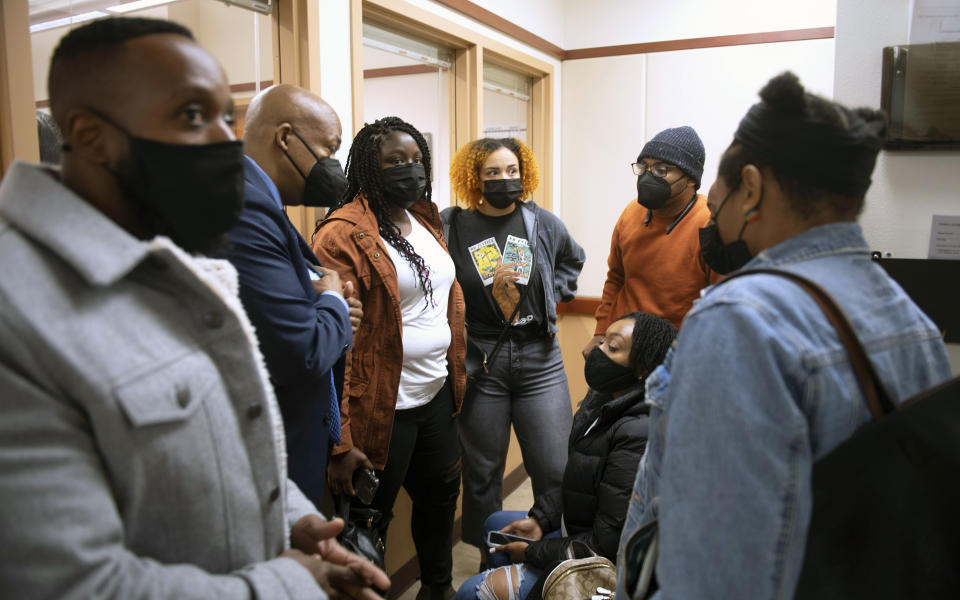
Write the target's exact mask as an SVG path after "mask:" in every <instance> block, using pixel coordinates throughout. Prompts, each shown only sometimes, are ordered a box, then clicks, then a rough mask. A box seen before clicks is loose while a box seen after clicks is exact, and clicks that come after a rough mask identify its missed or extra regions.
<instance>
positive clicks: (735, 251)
mask: <svg viewBox="0 0 960 600" xmlns="http://www.w3.org/2000/svg"><path fill="white" fill-rule="evenodd" d="M737 187H739V186H737ZM736 189H737V188H733V189H732V190H730V192H729V193H728V194H727V197H726V198H724V199H723V202H721V203H720V206H719V207H718V208H717V214H715V215H713V218H712V219H711V222H710V223H709V224H708V225H707V226H706V227H701V228H700V231H699V234H700V254H701V255H702V256H703V261H704V262H705V263H707V266H708V267H710V268H711V269H713V270H714V271H716V272H717V273H720V274H721V275H726V274H727V273H732V272H733V271H736V270H737V269H739V268H740V267H742V266H743V265H745V264H747V263H748V262H750V259H751V258H753V255H752V254H750V249H749V248H747V243H746V242H745V241H743V239H742V238H743V230H744V229H746V228H747V221H744V222H743V227H741V228H740V234H739V235H737V240H736V241H735V242H731V243H729V244H725V243H723V238H721V237H720V229H719V228H718V227H717V222H716V219H717V217H719V216H720V211H721V210H723V207H724V205H725V204H726V203H727V200H728V199H729V198H730V196H731V195H732V194H733V192H735V191H736ZM761 200H763V198H762V197H761ZM759 206H760V202H757V207H759ZM755 208H756V207H755Z"/></svg>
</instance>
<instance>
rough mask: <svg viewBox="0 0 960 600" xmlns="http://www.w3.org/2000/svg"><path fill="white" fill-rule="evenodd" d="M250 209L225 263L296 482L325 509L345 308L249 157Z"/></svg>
mask: <svg viewBox="0 0 960 600" xmlns="http://www.w3.org/2000/svg"><path fill="white" fill-rule="evenodd" d="M244 158H245V163H244V179H245V189H244V201H245V203H244V207H243V212H242V213H241V215H240V221H239V222H238V223H237V224H236V225H235V226H234V227H233V229H231V230H230V232H229V233H228V234H227V237H228V238H229V240H230V242H231V247H230V249H229V250H228V253H227V256H226V258H228V259H229V260H230V262H231V263H232V264H233V266H234V267H236V269H237V272H238V273H239V275H240V299H241V301H242V302H243V306H244V308H245V309H246V311H247V314H248V315H249V316H250V320H251V321H252V322H253V325H254V327H256V330H257V338H258V339H259V341H260V350H261V351H262V352H263V356H264V358H265V359H266V361H267V368H268V370H269V371H270V380H271V382H272V383H273V387H274V389H275V390H276V394H277V401H278V403H279V405H280V411H281V412H282V413H283V425H284V429H285V430H286V439H287V465H288V470H289V475H290V478H291V479H292V480H293V481H295V482H296V483H297V485H298V486H300V489H301V490H303V493H304V494H306V495H307V497H308V498H310V500H312V501H313V502H314V504H316V505H318V506H319V503H320V499H321V497H322V496H323V489H324V483H325V481H326V474H327V458H328V457H329V453H330V445H331V441H330V435H329V423H330V414H329V412H330V407H331V398H330V396H331V384H330V373H331V370H332V371H333V373H334V379H335V385H334V386H333V387H335V388H336V394H337V396H338V398H337V402H336V403H335V404H336V406H339V405H340V403H339V395H340V394H341V393H342V390H343V367H344V353H345V351H346V350H347V348H349V346H350V344H351V343H352V342H353V333H352V331H351V330H350V317H349V312H348V310H347V308H346V307H345V306H344V302H343V301H342V300H341V299H340V298H337V297H336V296H334V295H331V294H321V295H319V296H318V295H317V294H316V292H315V291H314V289H313V284H312V283H311V281H310V274H309V271H308V268H307V261H309V262H312V263H314V264H319V263H320V261H319V260H317V257H316V256H315V255H314V254H313V251H311V250H310V247H309V246H308V245H307V243H306V241H304V239H303V237H302V236H301V235H300V234H299V233H298V232H297V230H296V229H295V228H294V226H293V224H292V223H290V220H289V219H288V218H287V215H286V213H285V212H284V211H283V208H282V206H281V204H280V198H279V195H278V194H277V191H276V187H275V186H274V184H273V182H272V181H270V179H269V177H268V176H267V175H266V173H264V172H263V170H262V169H260V168H259V167H258V166H257V165H256V163H254V162H253V160H252V159H250V158H249V157H244Z"/></svg>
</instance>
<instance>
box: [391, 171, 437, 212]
mask: <svg viewBox="0 0 960 600" xmlns="http://www.w3.org/2000/svg"><path fill="white" fill-rule="evenodd" d="M380 173H381V174H382V176H383V183H384V190H383V194H384V196H386V198H387V200H389V201H390V202H392V203H393V204H396V205H397V206H399V207H400V208H403V209H407V208H410V207H411V206H413V205H414V204H415V203H416V202H417V200H420V199H421V198H423V194H424V192H426V191H427V172H426V170H424V168H423V165H421V164H418V163H409V164H406V165H399V166H397V167H390V168H389V169H383V170H382V171H380Z"/></svg>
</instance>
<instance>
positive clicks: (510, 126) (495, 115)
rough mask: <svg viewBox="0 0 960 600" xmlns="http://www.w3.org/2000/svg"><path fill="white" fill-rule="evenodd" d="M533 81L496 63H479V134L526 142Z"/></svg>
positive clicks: (527, 139)
mask: <svg viewBox="0 0 960 600" xmlns="http://www.w3.org/2000/svg"><path fill="white" fill-rule="evenodd" d="M532 89H533V80H532V79H531V78H530V77H527V76H526V75H523V74H521V73H516V72H514V71H511V70H509V69H505V68H503V67H500V66H498V65H496V64H492V63H489V62H486V61H484V63H483V135H484V136H485V137H513V138H518V139H520V140H523V141H524V142H528V141H529V139H530V138H529V132H528V127H529V123H530V111H531V105H530V94H531V90H532Z"/></svg>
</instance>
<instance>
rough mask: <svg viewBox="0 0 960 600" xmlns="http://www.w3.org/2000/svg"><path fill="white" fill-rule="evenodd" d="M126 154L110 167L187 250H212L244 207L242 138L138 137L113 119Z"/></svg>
mask: <svg viewBox="0 0 960 600" xmlns="http://www.w3.org/2000/svg"><path fill="white" fill-rule="evenodd" d="M95 114H97V115H98V116H99V117H100V118H101V119H103V120H104V121H106V122H107V123H109V124H110V125H112V126H113V127H114V128H116V129H117V130H119V131H121V132H122V133H123V134H124V135H125V136H127V140H128V141H129V144H130V156H129V157H128V158H127V159H126V160H124V161H123V162H122V163H121V164H120V165H118V167H117V168H115V169H110V170H111V171H112V172H113V174H114V176H115V177H116V178H117V179H118V180H119V182H120V185H121V187H122V188H123V190H124V192H126V193H127V194H128V195H129V196H130V197H131V198H133V199H134V200H135V201H136V202H137V203H138V204H139V205H140V207H141V209H142V210H144V212H145V214H146V215H147V217H148V218H149V219H151V220H152V221H153V224H154V226H155V228H156V229H157V231H155V232H154V233H160V234H165V235H169V236H170V239H172V240H173V241H174V242H175V243H176V244H177V245H178V246H180V247H181V248H183V249H184V250H186V251H187V252H192V253H193V252H200V253H207V252H212V251H214V250H216V249H218V248H219V246H220V244H221V241H222V239H221V238H222V236H223V234H225V233H226V232H227V231H229V230H230V228H231V227H233V225H234V224H235V223H236V222H237V220H238V219H239V218H240V212H241V210H242V209H243V185H244V184H243V142H240V141H232V142H214V143H211V144H168V143H165V142H158V141H155V140H150V139H146V138H138V137H134V136H132V135H130V134H129V133H127V131H126V130H125V129H124V128H123V127H121V126H119V125H117V124H116V123H114V122H113V120H112V119H110V118H108V117H106V116H105V115H102V114H100V113H95Z"/></svg>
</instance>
